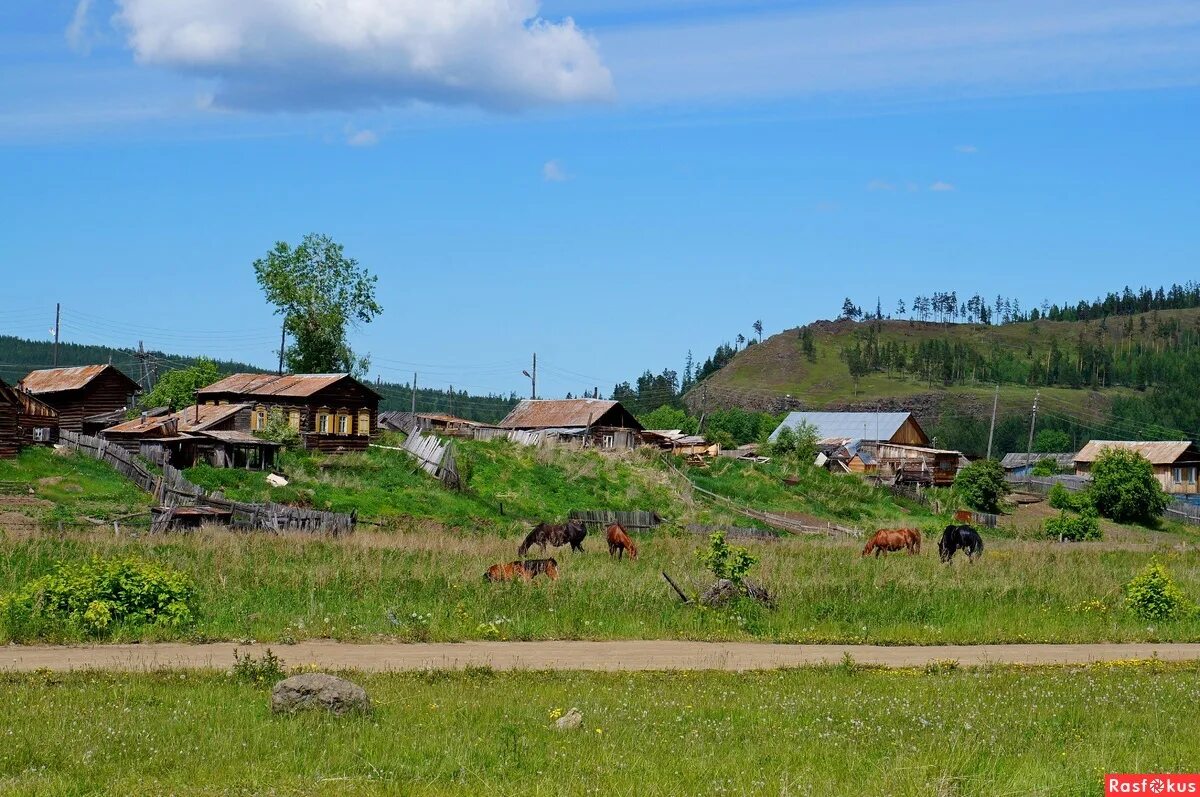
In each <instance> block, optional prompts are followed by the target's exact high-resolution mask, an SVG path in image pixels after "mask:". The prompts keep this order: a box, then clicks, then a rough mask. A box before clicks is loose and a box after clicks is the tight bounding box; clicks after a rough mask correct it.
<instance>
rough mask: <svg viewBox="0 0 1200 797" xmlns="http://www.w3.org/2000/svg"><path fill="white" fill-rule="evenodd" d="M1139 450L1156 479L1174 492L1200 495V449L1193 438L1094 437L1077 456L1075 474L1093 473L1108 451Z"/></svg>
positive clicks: (1171, 492)
mask: <svg viewBox="0 0 1200 797" xmlns="http://www.w3.org/2000/svg"><path fill="white" fill-rule="evenodd" d="M1110 449H1123V450H1126V451H1136V452H1137V453H1139V454H1141V455H1142V456H1143V457H1145V458H1146V459H1147V460H1149V461H1150V465H1151V467H1152V468H1153V469H1154V478H1155V479H1157V480H1158V483H1159V484H1161V485H1162V488H1163V490H1165V491H1166V492H1168V493H1170V494H1171V495H1179V496H1190V495H1200V486H1198V484H1197V482H1198V481H1200V479H1198V477H1200V448H1197V446H1196V444H1195V443H1193V442H1191V441H1189V440H1176V441H1141V440H1092V441H1090V442H1089V443H1088V444H1087V445H1086V446H1084V447H1083V449H1082V450H1081V451H1080V452H1079V453H1078V454H1076V455H1075V475H1077V476H1087V475H1090V473H1091V470H1092V465H1093V464H1095V462H1096V460H1097V459H1098V458H1099V456H1100V455H1101V454H1102V453H1104V452H1105V451H1106V450H1110Z"/></svg>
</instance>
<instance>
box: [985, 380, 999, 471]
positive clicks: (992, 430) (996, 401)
mask: <svg viewBox="0 0 1200 797" xmlns="http://www.w3.org/2000/svg"><path fill="white" fill-rule="evenodd" d="M999 405H1000V383H999V382H997V383H996V393H995V395H993V396H992V425H991V427H990V428H989V429H988V452H987V458H988V459H991V458H992V435H994V434H995V433H996V408H997V407H998V406H999Z"/></svg>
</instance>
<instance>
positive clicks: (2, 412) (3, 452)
mask: <svg viewBox="0 0 1200 797" xmlns="http://www.w3.org/2000/svg"><path fill="white" fill-rule="evenodd" d="M20 418H21V402H20V401H19V400H18V399H17V391H16V390H13V389H12V388H11V387H9V386H8V385H7V384H5V383H4V381H3V380H0V459H11V458H13V457H15V456H16V455H17V454H19V453H21V423H20Z"/></svg>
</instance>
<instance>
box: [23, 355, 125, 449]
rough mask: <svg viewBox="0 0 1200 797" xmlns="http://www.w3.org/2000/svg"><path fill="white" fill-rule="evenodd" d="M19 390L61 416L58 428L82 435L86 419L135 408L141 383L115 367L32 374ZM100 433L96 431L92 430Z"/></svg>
mask: <svg viewBox="0 0 1200 797" xmlns="http://www.w3.org/2000/svg"><path fill="white" fill-rule="evenodd" d="M18 387H19V388H20V389H21V390H24V391H25V392H27V393H29V394H31V395H32V396H34V397H35V398H37V399H38V400H39V401H42V402H43V403H45V404H48V405H49V406H51V407H53V408H54V410H55V411H57V412H58V427H59V428H60V429H65V430H67V431H69V432H83V431H84V419H85V418H88V417H90V416H93V415H98V414H104V413H115V412H118V411H122V410H124V409H125V408H127V407H132V406H133V398H134V396H135V395H137V393H138V391H139V389H140V388H139V387H138V383H137V382H134V381H133V380H132V379H130V378H129V377H128V376H126V375H125V374H123V373H122V372H121V371H120V369H118V368H116V367H115V366H112V365H80V366H75V367H73V368H47V369H43V370H40V371H32V372H30V373H29V374H28V375H26V377H25V378H24V379H22V380H21V382H20V384H19V385H18ZM90 431H97V430H90Z"/></svg>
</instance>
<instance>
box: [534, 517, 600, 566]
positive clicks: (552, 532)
mask: <svg viewBox="0 0 1200 797" xmlns="http://www.w3.org/2000/svg"><path fill="white" fill-rule="evenodd" d="M586 536H587V526H585V525H583V521H582V520H569V521H567V522H566V523H559V524H558V525H552V524H550V523H539V524H537V525H536V526H534V527H533V531H531V532H529V536H528V537H526V538H525V542H523V543H521V547H519V548H517V556H522V557H523V556H525V554H527V553H529V549H530V548H532V547H533V546H535V545H540V546H542V553H545V552H546V546H547V545H552V546H554V547H555V548H558V547H560V546H563V545H567V544H568V543H569V544H570V546H571V550H572V551H579V552H580V553H583V538H584V537H586Z"/></svg>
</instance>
